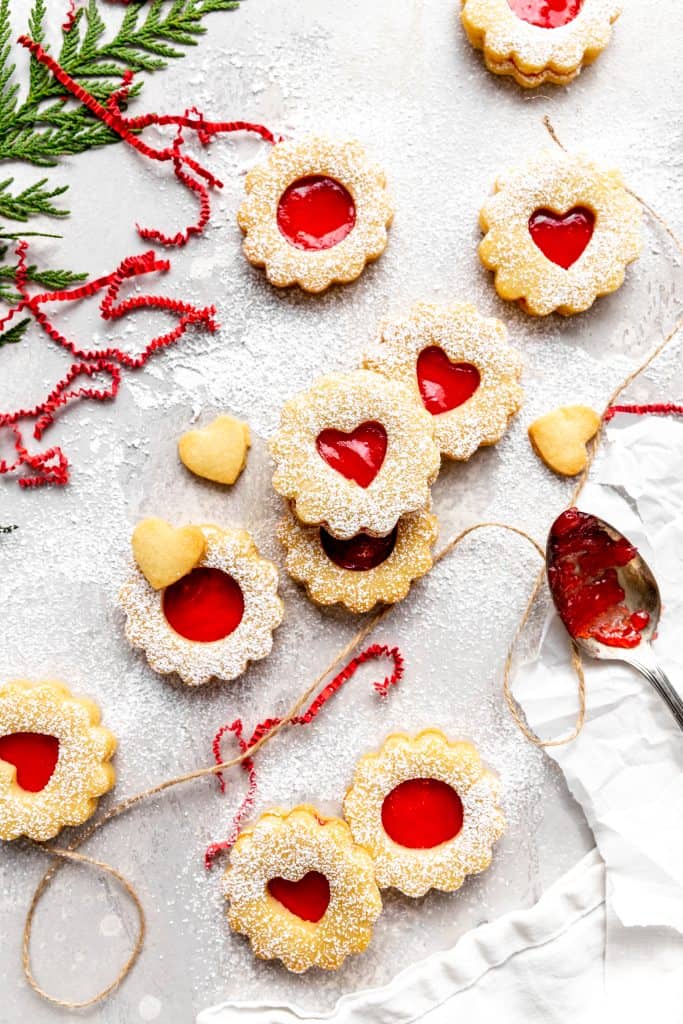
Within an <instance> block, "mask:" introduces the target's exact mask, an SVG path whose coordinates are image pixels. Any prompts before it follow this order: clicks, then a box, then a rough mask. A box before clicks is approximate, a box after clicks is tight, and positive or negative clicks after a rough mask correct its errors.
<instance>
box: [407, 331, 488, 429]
mask: <svg viewBox="0 0 683 1024" xmlns="http://www.w3.org/2000/svg"><path fill="white" fill-rule="evenodd" d="M416 372H417V384H418V387H419V389H420V396H421V398H422V404H423V405H424V407H425V409H426V410H427V412H429V413H431V414H432V416H439V415H441V413H444V412H450V411H451V409H457V408H458V406H460V405H464V403H465V402H466V401H467V400H468V398H471V397H472V395H473V394H474V392H475V391H476V390H477V388H478V387H479V384H480V381H481V376H480V374H479V370H478V369H477V368H476V366H473V365H472V364H471V363H452V362H451V361H450V359H449V358H448V356H447V355H446V353H445V352H444V350H443V349H442V348H440V347H439V346H438V345H430V347H429V348H423V349H422V351H421V352H420V354H419V356H418V358H417V366H416Z"/></svg>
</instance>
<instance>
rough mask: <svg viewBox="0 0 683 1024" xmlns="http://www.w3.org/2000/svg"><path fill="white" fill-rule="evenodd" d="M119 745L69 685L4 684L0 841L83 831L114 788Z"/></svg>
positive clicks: (1, 697) (94, 710) (0, 707)
mask: <svg viewBox="0 0 683 1024" xmlns="http://www.w3.org/2000/svg"><path fill="white" fill-rule="evenodd" d="M115 749H116V739H115V738H114V736H113V734H112V733H111V732H109V730H108V729H104V728H103V727H102V726H101V725H100V712H99V708H98V707H97V705H96V704H94V703H93V701H91V700H88V699H87V698H83V697H74V696H73V695H72V693H71V691H70V690H68V689H67V687H66V686H64V685H62V683H56V682H41V683H28V682H12V683H4V684H0V839H16V838H18V837H19V836H28V837H29V839H35V840H37V841H39V842H43V841H44V840H46V839H52V838H53V837H54V836H56V835H57V833H58V832H59V831H61V829H62V828H64V827H65V826H67V825H82V824H83V822H84V821H87V819H88V818H89V817H90V816H91V815H92V814H93V813H94V812H95V809H96V807H97V800H98V798H99V797H101V796H102V795H103V794H104V793H107V792H108V791H109V790H110V789H111V788H112V786H113V785H114V779H115V774H114V769H113V768H112V766H111V764H110V763H109V761H110V760H111V758H112V756H113V754H114V751H115Z"/></svg>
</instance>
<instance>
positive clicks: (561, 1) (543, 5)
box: [508, 0, 583, 28]
mask: <svg viewBox="0 0 683 1024" xmlns="http://www.w3.org/2000/svg"><path fill="white" fill-rule="evenodd" d="M582 5H583V0H508V7H509V8H510V10H511V11H512V12H513V14H516V15H517V17H518V18H521V20H522V21H528V22H529V24H530V25H536V26H537V27H538V28H562V26H563V25H568V24H569V22H570V21H573V20H574V18H575V17H576V16H577V15H578V13H579V11H580V10H581V7H582Z"/></svg>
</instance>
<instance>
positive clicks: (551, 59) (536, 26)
mask: <svg viewBox="0 0 683 1024" xmlns="http://www.w3.org/2000/svg"><path fill="white" fill-rule="evenodd" d="M620 13H621V2H620V0H463V7H462V14H461V17H462V23H463V25H464V27H465V31H466V33H467V37H468V39H469V41H470V42H471V43H472V46H474V47H476V49H478V50H482V51H483V53H484V60H485V61H486V67H487V68H488V69H489V71H492V72H493V73H494V74H496V75H511V76H512V77H513V78H514V79H515V81H516V82H518V83H519V85H521V86H523V87H524V88H525V89H535V88H536V87H537V86H539V85H544V84H545V83H546V82H552V83H553V85H566V84H567V83H568V82H571V81H572V79H574V78H576V76H577V75H578V74H579V73H580V71H581V68H582V67H583V66H584V65H586V64H590V63H592V61H594V60H595V59H596V57H598V56H599V55H600V54H601V53H602V51H603V50H604V49H605V47H606V46H607V44H608V43H609V40H610V36H611V34H612V25H613V23H614V22H615V21H616V20H617V18H618V17H619V14H620Z"/></svg>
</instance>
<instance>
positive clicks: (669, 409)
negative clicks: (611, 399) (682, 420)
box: [603, 402, 683, 423]
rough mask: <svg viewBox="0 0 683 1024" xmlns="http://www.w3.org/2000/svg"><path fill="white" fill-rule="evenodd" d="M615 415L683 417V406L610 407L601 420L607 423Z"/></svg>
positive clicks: (670, 404) (658, 403) (663, 403)
mask: <svg viewBox="0 0 683 1024" xmlns="http://www.w3.org/2000/svg"><path fill="white" fill-rule="evenodd" d="M617 413H630V414H632V415H633V416H647V415H651V416H683V405H675V404H674V403H673V402H654V403H652V404H650V405H611V406H610V407H609V409H607V411H606V412H605V414H604V416H603V419H604V421H605V423H609V421H610V420H612V419H614V417H615V416H616V415H617Z"/></svg>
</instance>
